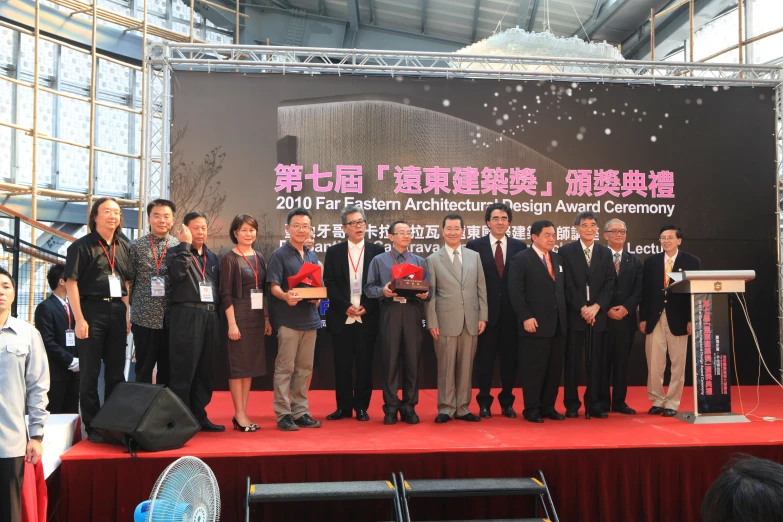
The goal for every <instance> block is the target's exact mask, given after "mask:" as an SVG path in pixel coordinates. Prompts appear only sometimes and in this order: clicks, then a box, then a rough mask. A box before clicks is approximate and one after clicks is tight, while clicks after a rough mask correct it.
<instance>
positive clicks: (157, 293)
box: [150, 276, 166, 297]
mask: <svg viewBox="0 0 783 522" xmlns="http://www.w3.org/2000/svg"><path fill="white" fill-rule="evenodd" d="M150 285H151V288H150V292H151V294H152V297H163V296H164V295H166V280H165V279H163V278H162V277H161V276H153V277H151V278H150Z"/></svg>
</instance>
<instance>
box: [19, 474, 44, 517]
mask: <svg viewBox="0 0 783 522" xmlns="http://www.w3.org/2000/svg"><path fill="white" fill-rule="evenodd" d="M48 502H49V498H48V493H47V490H46V479H45V478H44V472H43V464H42V463H41V461H38V464H36V465H35V466H33V465H32V464H30V463H29V462H25V463H24V483H23V484H22V522H46V509H47V506H48Z"/></svg>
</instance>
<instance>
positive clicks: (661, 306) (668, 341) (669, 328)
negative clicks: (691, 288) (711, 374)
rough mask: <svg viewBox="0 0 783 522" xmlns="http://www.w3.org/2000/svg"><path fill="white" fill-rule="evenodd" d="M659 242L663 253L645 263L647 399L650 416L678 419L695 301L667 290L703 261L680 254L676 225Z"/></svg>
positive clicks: (642, 311) (642, 314) (642, 313)
mask: <svg viewBox="0 0 783 522" xmlns="http://www.w3.org/2000/svg"><path fill="white" fill-rule="evenodd" d="M659 240H660V242H661V246H662V247H663V252H661V253H660V254H654V255H652V256H650V257H648V258H647V259H645V260H644V272H643V273H644V276H643V277H644V283H643V285H642V304H641V306H640V307H639V331H641V332H642V333H643V334H645V335H646V336H647V337H646V338H645V341H644V351H645V353H646V355H647V398H649V399H650V402H652V407H651V408H650V410H649V411H648V412H647V413H649V414H650V415H659V414H661V413H663V416H664V417H674V416H675V415H676V414H677V409H678V408H679V407H680V398H681V397H682V386H683V383H684V381H685V356H686V354H687V353H688V336H689V335H690V334H691V326H692V325H691V299H690V296H689V295H687V294H675V293H672V292H670V291H669V290H667V289H666V287H667V286H669V285H670V284H671V283H673V281H672V280H671V279H670V277H669V274H670V273H671V272H682V271H683V270H699V269H701V260H700V259H699V258H698V257H696V256H694V255H693V254H689V253H687V252H682V251H680V250H679V248H680V244H681V243H682V230H680V229H679V228H678V227H677V226H675V225H665V226H663V227H661V232H660V234H659ZM667 353H668V354H669V359H671V363H672V367H671V379H670V380H669V389H668V390H667V392H666V394H664V393H663V372H664V370H665V369H666V354H667Z"/></svg>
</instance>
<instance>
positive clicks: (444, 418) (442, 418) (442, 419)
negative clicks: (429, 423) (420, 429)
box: [435, 413, 451, 424]
mask: <svg viewBox="0 0 783 522" xmlns="http://www.w3.org/2000/svg"><path fill="white" fill-rule="evenodd" d="M450 420H451V417H449V416H448V415H446V414H445V413H438V416H437V417H435V424H446V423H447V422H449V421H450Z"/></svg>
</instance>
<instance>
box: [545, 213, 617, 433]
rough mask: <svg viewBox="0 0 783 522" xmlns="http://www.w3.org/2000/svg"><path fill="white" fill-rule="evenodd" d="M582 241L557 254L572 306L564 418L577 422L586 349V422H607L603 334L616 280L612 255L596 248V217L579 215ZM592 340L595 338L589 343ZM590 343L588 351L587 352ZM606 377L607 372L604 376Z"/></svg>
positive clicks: (576, 223)
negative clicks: (602, 386) (602, 395)
mask: <svg viewBox="0 0 783 522" xmlns="http://www.w3.org/2000/svg"><path fill="white" fill-rule="evenodd" d="M574 226H576V227H577V230H579V240H578V241H574V242H573V243H569V244H567V245H563V246H562V247H561V248H560V250H559V251H558V254H559V255H560V257H562V258H563V263H564V264H565V267H564V270H565V276H566V278H565V279H566V301H567V302H568V341H567V343H566V351H565V367H564V371H565V375H564V379H563V381H564V390H563V404H564V405H565V407H566V417H569V418H576V417H578V416H579V413H578V412H579V408H580V407H581V406H582V403H581V402H580V401H579V377H580V376H581V375H582V360H583V353H584V350H585V348H586V347H587V349H588V350H590V353H588V354H587V357H589V358H590V364H588V365H587V366H588V372H587V388H586V389H585V395H584V404H585V417H586V418H588V419H589V418H590V417H591V416H593V417H598V418H600V419H605V418H607V417H608V415H607V414H606V413H604V411H603V410H602V408H601V400H600V399H599V397H598V392H599V389H600V385H599V381H600V376H601V372H602V369H601V366H602V361H605V358H604V357H603V345H602V343H603V333H604V331H605V330H606V311H607V310H608V309H609V303H610V302H611V300H612V293H613V292H614V284H615V279H616V277H617V274H616V272H615V269H614V264H613V263H612V252H611V251H610V250H609V249H608V248H607V247H605V246H603V245H599V244H598V243H596V242H595V237H596V235H598V216H597V215H596V214H595V213H594V212H589V211H587V212H581V213H580V214H578V215H577V216H576V219H575V220H574ZM591 336H592V337H591ZM588 343H589V346H588ZM605 373H606V372H604V374H605Z"/></svg>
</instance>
